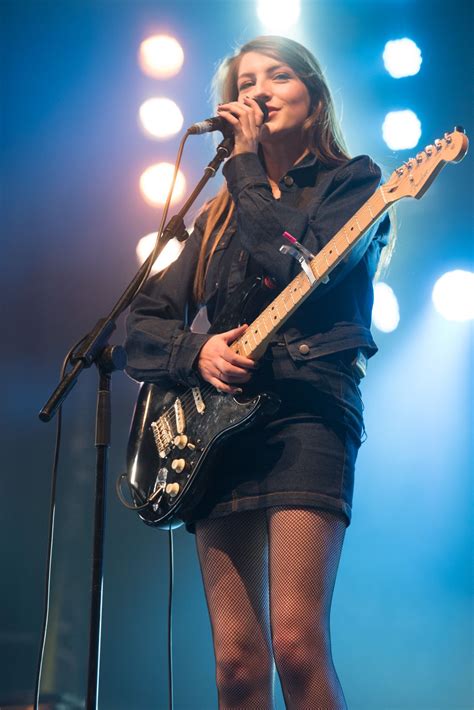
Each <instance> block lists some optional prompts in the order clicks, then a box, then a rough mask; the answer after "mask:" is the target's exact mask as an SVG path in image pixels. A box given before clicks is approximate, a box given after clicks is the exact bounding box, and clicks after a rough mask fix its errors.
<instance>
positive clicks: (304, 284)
mask: <svg viewBox="0 0 474 710" xmlns="http://www.w3.org/2000/svg"><path fill="white" fill-rule="evenodd" d="M382 189H383V188H381V187H379V188H378V190H377V191H376V192H375V193H374V194H373V195H372V197H370V198H369V200H368V201H367V202H366V203H365V204H364V205H363V206H362V207H361V208H360V209H359V210H358V211H357V212H356V213H355V214H354V215H353V216H352V217H351V219H350V220H349V221H348V222H346V224H345V225H344V226H343V227H342V228H341V229H340V230H339V231H338V232H337V234H335V236H334V237H333V238H332V239H331V240H330V241H329V242H328V243H327V244H326V246H325V247H323V249H321V251H320V252H318V254H316V256H315V257H314V259H312V260H311V262H310V266H311V270H312V272H313V274H314V276H315V278H316V281H315V282H314V283H313V284H310V282H309V279H308V277H307V276H306V274H305V273H304V272H303V271H301V272H300V273H299V274H298V275H297V276H295V278H294V279H293V280H292V281H291V282H290V283H289V284H288V286H286V287H285V288H284V289H283V291H281V293H280V294H279V295H278V296H277V297H276V298H275V299H274V300H273V301H272V302H271V303H270V304H269V305H268V306H267V307H266V308H265V310H264V311H262V313H261V314H260V315H259V316H258V317H257V318H256V319H255V320H254V321H253V322H252V323H251V324H250V325H249V327H248V328H247V330H246V331H245V333H244V335H242V336H241V337H240V338H239V339H238V340H236V341H235V342H234V343H232V345H231V348H232V349H233V350H234V351H235V352H237V353H240V354H242V355H245V356H246V357H249V358H251V359H252V360H258V359H259V358H260V357H261V356H262V355H263V353H264V352H265V350H266V348H267V345H268V343H269V342H270V340H271V339H272V338H273V336H274V335H275V333H276V332H277V331H278V329H279V328H280V327H281V326H282V325H283V323H284V322H285V321H286V320H287V319H288V318H289V317H290V316H291V315H292V314H293V313H294V312H295V311H296V309H297V308H298V306H300V305H301V303H303V301H304V300H306V298H307V297H308V296H309V295H310V293H312V292H313V291H314V290H315V289H316V288H317V287H318V286H319V284H320V283H321V282H322V281H324V280H325V279H326V278H327V277H328V275H329V274H330V273H331V271H332V270H333V269H334V268H335V267H336V266H337V265H338V264H339V263H340V262H341V261H342V260H343V259H344V258H345V257H346V256H347V254H348V253H349V251H350V250H351V249H352V247H353V246H354V245H355V244H356V242H357V241H358V240H359V239H360V238H361V237H362V236H363V235H364V234H365V232H366V231H367V230H368V229H369V227H371V226H372V225H373V224H374V222H376V221H377V220H378V219H379V217H380V216H381V215H382V214H383V213H384V212H385V211H386V209H387V208H388V206H389V205H388V204H387V202H386V200H385V197H384V194H383V191H382Z"/></svg>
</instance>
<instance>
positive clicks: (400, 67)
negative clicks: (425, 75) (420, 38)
mask: <svg viewBox="0 0 474 710" xmlns="http://www.w3.org/2000/svg"><path fill="white" fill-rule="evenodd" d="M382 56H383V63H384V64H385V69H386V70H387V71H388V73H389V74H390V76H393V78H394V79H400V78H401V77H403V76H413V75H414V74H418V72H419V71H420V67H421V62H422V61H423V59H422V56H421V51H420V49H419V47H417V45H416V44H415V42H414V41H413V40H412V39H408V37H404V38H403V39H393V40H391V41H390V42H387V44H386V45H385V49H384V52H383V55H382Z"/></svg>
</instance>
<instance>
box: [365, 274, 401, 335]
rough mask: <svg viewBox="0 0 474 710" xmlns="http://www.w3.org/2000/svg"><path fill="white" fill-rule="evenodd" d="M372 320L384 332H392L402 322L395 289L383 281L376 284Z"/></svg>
mask: <svg viewBox="0 0 474 710" xmlns="http://www.w3.org/2000/svg"><path fill="white" fill-rule="evenodd" d="M372 320H373V323H374V325H375V327H376V328H378V329H379V330H381V331H382V333H391V332H392V331H393V330H395V329H396V328H397V327H398V324H399V322H400V309H399V308H398V301H397V297H396V296H395V294H394V292H393V289H392V288H390V286H389V285H388V284H386V283H383V282H382V281H379V282H378V283H376V284H375V288H374V307H373V309H372Z"/></svg>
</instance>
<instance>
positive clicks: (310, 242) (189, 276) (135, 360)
mask: <svg viewBox="0 0 474 710" xmlns="http://www.w3.org/2000/svg"><path fill="white" fill-rule="evenodd" d="M223 173H224V176H225V178H226V181H227V186H228V188H229V191H230V193H231V195H232V198H233V200H234V203H235V206H236V211H235V214H236V219H235V220H234V222H233V223H232V224H230V225H229V228H228V229H227V231H226V233H225V234H224V235H223V237H222V239H221V241H220V242H219V244H218V247H217V249H216V250H215V252H214V255H213V257H212V260H211V263H210V266H209V269H208V271H207V277H206V283H205V302H206V303H207V305H208V316H209V320H210V321H211V323H212V320H213V318H214V316H215V315H216V314H217V313H218V312H219V310H220V309H221V308H222V307H223V306H224V304H225V303H226V302H227V301H228V300H229V299H232V298H234V297H235V295H236V294H238V291H239V287H240V286H241V284H242V283H243V281H244V279H245V275H246V272H247V268H248V261H249V255H251V257H252V263H255V264H257V265H258V266H259V267H260V269H261V271H262V273H265V274H267V275H269V276H270V277H271V278H272V279H273V281H274V282H275V284H276V286H277V288H280V289H281V288H283V287H284V286H286V285H287V284H288V283H289V282H290V281H291V280H292V279H293V278H294V277H295V275H296V274H297V273H298V270H299V269H300V266H299V264H298V263H297V262H296V260H295V259H293V258H291V257H290V256H288V255H284V254H282V253H280V251H279V248H280V246H281V245H282V244H283V243H286V244H287V242H286V241H285V239H284V237H283V236H282V234H283V232H284V231H288V232H289V233H290V234H292V235H293V236H294V237H295V238H296V239H297V240H298V241H299V242H300V243H302V244H303V245H304V246H305V247H306V248H307V249H309V251H310V252H312V253H313V254H316V253H317V252H318V251H319V250H320V249H321V248H322V247H324V246H325V244H327V243H328V242H329V240H330V239H331V238H332V237H333V236H334V235H335V234H336V232H337V231H338V230H339V229H340V228H341V227H342V226H343V225H344V224H345V223H346V222H347V221H348V220H349V219H350V218H351V217H352V216H353V215H354V213H355V212H356V211H357V210H358V209H359V208H360V207H361V206H362V205H363V204H364V203H365V202H366V201H367V200H368V199H369V197H370V196H371V195H372V194H373V193H374V192H375V190H376V189H377V188H378V187H379V185H380V183H381V172H380V168H379V167H378V166H377V165H375V164H374V163H373V162H372V160H371V159H370V158H369V157H368V156H359V157H357V158H354V159H352V160H349V161H348V162H347V163H345V164H343V165H342V166H338V167H336V168H328V167H324V166H322V165H321V164H320V163H319V162H318V161H317V159H316V158H315V157H314V156H313V155H308V156H306V158H304V159H303V160H302V161H301V162H300V163H298V164H297V165H295V166H294V167H293V168H291V169H290V170H289V171H288V173H287V174H286V175H284V176H283V177H282V179H281V180H280V183H279V188H280V191H281V197H280V198H279V199H275V198H274V196H273V194H272V191H271V187H270V184H269V182H268V180H267V176H266V173H265V171H264V168H263V166H262V164H261V162H260V159H259V158H258V156H257V155H256V154H254V153H244V154H240V155H237V156H234V157H232V158H230V159H229V160H228V161H227V163H226V164H225V166H224V169H223ZM205 220H206V213H205V212H204V214H203V215H201V217H200V218H199V219H198V220H197V221H196V224H195V226H194V230H193V233H192V234H191V236H190V238H189V239H188V240H187V242H186V245H185V247H184V249H183V251H182V252H181V255H180V256H179V258H178V259H177V260H176V261H175V262H174V263H173V264H172V265H171V266H170V267H169V268H168V269H167V270H166V271H165V272H164V274H158V275H157V276H154V277H152V278H150V279H149V280H148V282H147V284H146V285H145V287H144V289H143V290H142V292H141V293H140V294H139V295H138V296H137V297H136V299H135V301H134V302H133V304H132V308H131V312H130V314H129V316H128V318H127V340H126V343H125V346H126V350H127V354H128V366H127V372H128V374H129V375H130V376H131V377H133V378H134V379H136V380H138V381H147V382H159V381H162V380H164V379H168V380H172V381H175V382H179V383H182V384H187V385H190V386H194V385H196V384H198V383H199V377H198V374H197V370H196V368H195V363H196V359H197V356H198V354H199V351H200V349H201V348H202V346H203V345H204V343H205V342H206V341H207V339H208V338H209V337H211V336H210V335H208V334H205V333H196V332H192V331H191V329H190V326H191V323H192V321H193V319H194V317H195V315H196V313H197V312H198V309H199V304H196V303H195V300H194V298H193V282H194V275H195V271H196V265H197V260H198V256H199V250H200V245H201V240H202V235H203V230H204V225H205ZM388 234H389V220H388V217H385V218H384V219H382V220H379V222H377V223H376V224H375V225H373V226H372V227H371V228H370V229H369V230H368V231H367V232H366V234H365V235H364V236H363V237H362V239H360V240H359V242H358V243H357V244H356V245H355V247H354V248H353V249H352V251H351V252H350V254H349V255H348V257H347V258H346V259H344V261H343V262H341V263H340V264H339V265H338V266H337V267H336V268H335V269H334V270H333V271H332V273H331V275H330V278H329V282H328V283H327V284H321V285H319V286H318V287H317V288H316V290H315V291H314V292H313V293H312V294H311V296H310V297H309V298H308V299H307V300H306V301H305V302H304V303H303V304H302V305H301V306H300V308H299V309H298V310H297V311H296V312H295V313H294V314H293V315H292V316H291V317H290V318H289V319H288V320H287V321H286V322H285V323H284V325H283V326H282V328H281V330H280V332H279V333H278V341H279V346H278V347H279V351H280V352H279V356H278V361H279V363H280V364H279V367H278V371H275V373H274V374H275V377H279V378H285V377H291V376H293V375H292V373H294V371H295V365H296V366H298V365H299V364H303V361H305V360H306V361H309V360H312V359H314V358H318V357H324V356H327V355H331V354H333V353H337V352H339V351H343V350H350V349H354V348H362V349H363V350H364V351H365V353H366V355H367V356H368V357H370V356H371V355H373V354H374V353H375V352H376V351H377V347H376V345H375V343H374V341H373V338H372V335H371V333H370V322H371V311H372V305H373V286H372V280H373V277H374V275H375V272H376V269H377V264H378V261H379V257H380V252H381V250H382V248H383V247H384V246H385V245H386V244H387V241H388ZM231 240H234V241H233V242H232V246H233V249H232V255H231V257H232V258H231V263H230V264H227V266H226V268H225V269H224V270H223V269H222V265H223V262H224V259H225V256H226V254H227V255H228V252H229V244H230V243H231ZM235 240H239V244H237V245H236V242H235ZM236 247H237V248H236ZM303 343H304V347H303V348H301V347H300V346H301V345H302V344H303ZM282 345H283V346H284V353H286V355H284V357H283V358H282V356H281V349H282V347H281V346H282ZM270 347H272V346H270ZM275 347H277V346H276V344H275ZM282 363H283V364H282ZM285 363H286V365H285Z"/></svg>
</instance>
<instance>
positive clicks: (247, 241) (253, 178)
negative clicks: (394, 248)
mask: <svg viewBox="0 0 474 710" xmlns="http://www.w3.org/2000/svg"><path fill="white" fill-rule="evenodd" d="M224 175H225V177H226V180H227V185H228V188H229V191H230V193H231V195H232V198H233V200H234V202H235V204H236V207H237V210H236V212H237V220H238V227H239V230H240V233H241V239H242V244H243V245H244V247H245V248H246V249H247V250H248V251H249V252H251V254H252V256H253V257H254V258H255V260H256V261H258V262H259V263H260V264H261V266H263V267H264V269H265V270H266V271H267V273H269V274H270V275H271V276H272V277H273V278H274V279H275V281H276V282H277V284H278V285H279V286H280V287H283V286H285V285H286V284H288V283H289V282H290V281H291V280H292V278H294V276H295V275H296V273H297V272H298V270H299V268H300V267H299V265H298V264H297V263H296V262H295V260H294V259H292V258H291V257H289V256H287V255H284V254H281V253H280V251H279V248H280V246H281V245H282V244H286V243H287V242H286V240H285V239H284V238H283V237H282V234H283V232H284V231H288V232H290V234H292V235H293V236H294V237H295V238H296V239H297V240H298V241H299V242H301V243H302V244H304V246H305V247H306V248H307V249H309V251H310V252H312V253H313V254H317V253H318V252H319V251H320V250H321V249H322V248H323V247H324V246H325V245H326V244H327V243H328V242H329V241H330V239H332V237H333V236H334V235H335V234H336V233H337V232H338V231H339V229H341V227H343V226H344V224H345V223H346V222H347V221H348V220H349V219H350V218H351V217H352V216H353V215H354V214H355V212H357V210H358V209H359V208H360V207H361V206H362V205H363V204H364V203H365V202H366V201H367V200H368V199H369V197H371V195H373V193H374V192H375V190H376V189H377V188H378V187H379V185H380V183H381V171H380V168H379V167H378V166H377V165H375V163H373V162H372V160H371V159H370V158H369V157H368V156H365V155H362V156H359V157H357V158H354V159H353V160H350V161H349V162H348V163H346V164H345V165H343V166H341V167H340V168H337V169H335V170H334V171H333V177H332V179H331V180H330V182H329V184H328V185H327V187H326V188H325V189H324V192H322V193H321V191H319V190H318V185H317V184H316V187H315V195H314V199H313V200H312V201H310V202H309V203H308V204H307V205H306V206H305V207H304V208H303V209H299V208H298V207H294V206H290V205H288V204H285V202H284V201H283V200H276V199H275V198H274V197H273V195H272V191H271V187H270V184H269V182H268V180H267V177H266V174H265V171H264V169H263V166H262V164H261V162H260V160H259V158H258V156H257V155H256V154H254V153H243V154H240V155H237V156H235V157H233V158H231V159H230V160H228V161H227V163H226V165H225V167H224ZM381 224H384V227H383V228H381V229H379V225H381ZM387 232H388V221H384V222H383V223H376V224H375V225H373V226H372V227H371V228H370V229H369V230H368V231H367V233H366V234H365V235H364V236H363V237H362V239H360V240H359V242H358V243H357V245H356V246H355V247H354V248H353V249H352V251H351V252H350V253H349V255H348V257H347V258H346V259H345V260H344V261H343V262H342V263H341V264H339V265H338V266H337V267H336V268H335V269H334V271H333V272H332V273H331V276H330V280H329V283H328V284H326V285H320V286H319V287H318V289H317V291H316V293H315V294H314V296H316V297H319V296H322V295H323V293H326V292H327V291H328V290H330V289H331V288H333V287H334V286H335V285H336V284H338V283H339V282H340V281H341V280H342V279H343V278H344V277H345V276H346V274H347V273H348V272H349V271H351V270H352V269H353V267H354V266H355V265H356V264H357V263H358V262H359V261H360V259H361V258H362V257H363V255H364V253H365V252H366V250H367V247H368V246H369V244H370V242H371V240H372V239H373V238H374V237H375V236H376V238H377V240H380V249H381V248H382V247H383V246H384V245H385V244H386V239H387Z"/></svg>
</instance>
